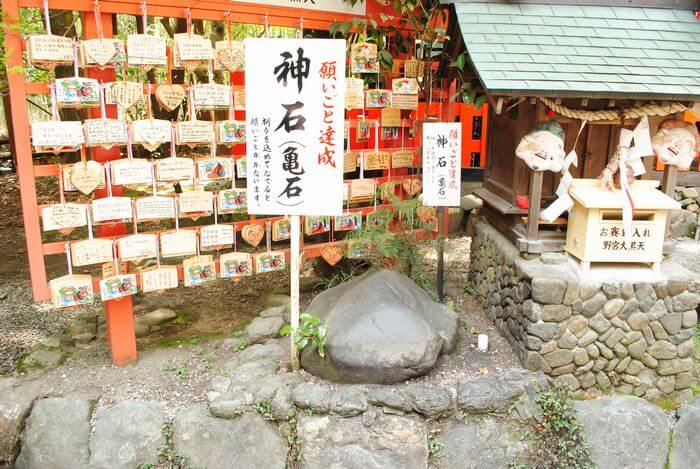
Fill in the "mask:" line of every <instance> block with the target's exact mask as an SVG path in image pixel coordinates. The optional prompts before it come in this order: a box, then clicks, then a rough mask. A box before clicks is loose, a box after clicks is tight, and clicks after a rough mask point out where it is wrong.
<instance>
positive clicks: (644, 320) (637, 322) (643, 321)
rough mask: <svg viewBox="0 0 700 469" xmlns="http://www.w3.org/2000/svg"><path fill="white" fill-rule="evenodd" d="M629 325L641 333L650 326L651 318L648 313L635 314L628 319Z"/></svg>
mask: <svg viewBox="0 0 700 469" xmlns="http://www.w3.org/2000/svg"><path fill="white" fill-rule="evenodd" d="M627 324H629V325H630V327H631V328H632V329H633V330H635V331H641V330H642V329H644V328H645V327H646V326H647V325H649V316H647V315H646V313H634V314H632V315H630V317H628V318H627Z"/></svg>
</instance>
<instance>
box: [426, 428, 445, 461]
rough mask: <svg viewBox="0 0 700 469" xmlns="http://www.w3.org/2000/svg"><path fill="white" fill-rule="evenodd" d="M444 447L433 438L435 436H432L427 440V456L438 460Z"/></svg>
mask: <svg viewBox="0 0 700 469" xmlns="http://www.w3.org/2000/svg"><path fill="white" fill-rule="evenodd" d="M444 447H445V445H443V444H442V443H440V441H438V439H437V438H435V435H434V434H432V432H431V435H430V437H429V438H428V454H429V455H430V457H431V458H432V459H440V458H441V457H442V450H443V448H444Z"/></svg>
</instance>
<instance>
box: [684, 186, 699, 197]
mask: <svg viewBox="0 0 700 469" xmlns="http://www.w3.org/2000/svg"><path fill="white" fill-rule="evenodd" d="M681 194H682V195H683V198H684V199H688V198H690V199H697V198H698V191H697V189H695V188H694V187H684V188H683V189H682V190H681Z"/></svg>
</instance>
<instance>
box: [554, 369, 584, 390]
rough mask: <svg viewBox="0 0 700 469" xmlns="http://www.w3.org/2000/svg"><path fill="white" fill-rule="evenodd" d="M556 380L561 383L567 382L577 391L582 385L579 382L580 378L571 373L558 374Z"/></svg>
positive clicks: (567, 384)
mask: <svg viewBox="0 0 700 469" xmlns="http://www.w3.org/2000/svg"><path fill="white" fill-rule="evenodd" d="M556 381H557V382H559V383H561V384H565V385H566V386H568V387H569V389H571V390H572V391H576V390H577V389H579V388H580V387H581V384H580V383H579V382H578V379H576V377H575V376H574V375H572V374H571V373H569V374H565V375H561V376H557V379H556Z"/></svg>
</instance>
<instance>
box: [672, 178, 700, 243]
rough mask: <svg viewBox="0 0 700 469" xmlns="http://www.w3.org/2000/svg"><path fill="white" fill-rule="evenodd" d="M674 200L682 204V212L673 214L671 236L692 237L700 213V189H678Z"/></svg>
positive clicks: (678, 211) (673, 212)
mask: <svg viewBox="0 0 700 469" xmlns="http://www.w3.org/2000/svg"><path fill="white" fill-rule="evenodd" d="M673 198H674V199H676V200H677V201H678V202H680V203H681V207H683V208H682V209H681V210H673V211H672V214H671V226H670V229H671V231H670V235H671V237H674V238H680V237H692V236H694V234H695V229H696V227H697V220H698V213H700V188H698V187H676V189H675V192H674V194H673Z"/></svg>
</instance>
